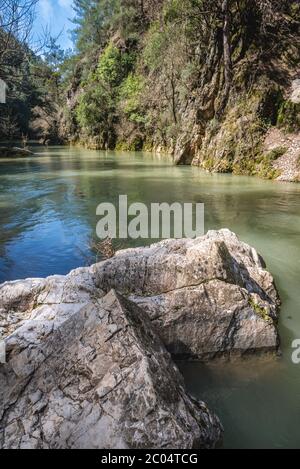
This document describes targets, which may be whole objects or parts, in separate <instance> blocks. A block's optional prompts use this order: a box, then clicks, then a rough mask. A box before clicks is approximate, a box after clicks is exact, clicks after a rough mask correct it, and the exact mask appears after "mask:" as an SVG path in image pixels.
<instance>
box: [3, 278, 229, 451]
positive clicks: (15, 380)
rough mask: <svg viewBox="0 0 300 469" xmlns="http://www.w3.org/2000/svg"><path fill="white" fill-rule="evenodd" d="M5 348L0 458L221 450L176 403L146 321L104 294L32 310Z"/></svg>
mask: <svg viewBox="0 0 300 469" xmlns="http://www.w3.org/2000/svg"><path fill="white" fill-rule="evenodd" d="M69 286H70V284H69ZM69 293H70V294H71V295H72V293H71V289H70V288H69ZM48 299H49V298H48ZM66 300H67V297H66V298H65V299H64V301H66ZM82 302H83V303H85V299H84V298H82ZM20 308H21V309H22V306H21V305H20ZM12 314H13V313H12ZM6 348H7V360H8V362H7V364H6V365H2V366H1V367H0V396H1V399H0V422H1V423H0V432H1V433H0V447H1V448H4V449H6V448H94V449H96V448H191V449H192V448H212V447H215V446H216V445H217V444H218V443H219V442H220V440H221V436H222V428H221V425H220V423H219V420H218V419H217V418H216V417H215V416H214V415H212V414H211V413H210V412H209V410H208V409H207V407H206V406H205V404H204V403H201V402H197V401H195V400H193V399H191V398H190V397H189V396H188V395H187V394H186V392H185V390H184V386H183V382H182V378H181V376H180V374H179V372H178V370H177V368H176V366H175V365H174V364H173V363H172V361H171V358H170V355H169V354H168V353H167V352H166V350H165V348H164V346H163V345H162V343H161V341H160V340H159V339H158V338H157V336H156V335H155V333H154V332H153V329H152V325H151V323H150V321H149V319H148V318H147V315H146V314H145V313H143V312H142V311H141V310H140V309H139V308H138V307H137V306H135V305H134V304H133V303H131V302H129V301H128V300H125V299H124V298H122V297H121V296H120V295H118V294H117V293H115V292H114V291H112V292H110V293H109V294H108V295H106V296H105V297H104V298H102V299H100V298H99V299H98V298H96V297H95V298H94V299H93V300H90V302H87V304H85V305H84V304H80V303H78V304H73V305H70V304H68V303H59V304H54V303H52V304H47V305H46V304H45V305H41V306H38V307H36V308H35V309H34V311H33V312H32V313H31V315H30V316H29V317H28V319H27V321H26V322H25V323H24V324H23V325H22V326H21V327H19V328H17V329H16V330H15V332H14V333H12V334H11V335H9V336H8V337H7V338H6Z"/></svg>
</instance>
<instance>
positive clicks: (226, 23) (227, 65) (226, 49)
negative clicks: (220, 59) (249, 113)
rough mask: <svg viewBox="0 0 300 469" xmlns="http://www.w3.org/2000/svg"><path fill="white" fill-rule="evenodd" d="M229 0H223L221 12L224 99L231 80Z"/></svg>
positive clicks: (226, 97) (228, 90) (226, 96)
mask: <svg viewBox="0 0 300 469" xmlns="http://www.w3.org/2000/svg"><path fill="white" fill-rule="evenodd" d="M229 2H230V0H223V3H222V14H223V55H224V76H225V101H227V99H228V95H229V92H230V88H231V82H232V60H231V39H230V11H229Z"/></svg>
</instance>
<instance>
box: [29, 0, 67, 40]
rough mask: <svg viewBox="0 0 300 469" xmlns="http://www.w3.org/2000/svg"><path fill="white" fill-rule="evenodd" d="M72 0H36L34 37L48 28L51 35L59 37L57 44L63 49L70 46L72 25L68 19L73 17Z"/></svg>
mask: <svg viewBox="0 0 300 469" xmlns="http://www.w3.org/2000/svg"><path fill="white" fill-rule="evenodd" d="M72 3H73V0H38V4H37V8H36V19H35V23H34V28H33V35H34V38H35V39H37V38H38V37H39V36H40V35H42V34H43V30H44V29H45V28H48V30H49V31H50V34H51V36H53V37H57V36H58V35H60V36H59V38H58V40H57V42H58V44H60V46H61V47H62V48H63V49H68V48H72V46H73V44H72V41H71V39H70V29H72V27H73V25H72V22H71V21H70V19H72V18H73V17H74V11H73V10H72Z"/></svg>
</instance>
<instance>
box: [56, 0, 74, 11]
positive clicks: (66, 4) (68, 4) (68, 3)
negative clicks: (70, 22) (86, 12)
mask: <svg viewBox="0 0 300 469" xmlns="http://www.w3.org/2000/svg"><path fill="white" fill-rule="evenodd" d="M58 4H59V6H60V7H61V8H64V9H65V10H71V8H72V4H73V0H58Z"/></svg>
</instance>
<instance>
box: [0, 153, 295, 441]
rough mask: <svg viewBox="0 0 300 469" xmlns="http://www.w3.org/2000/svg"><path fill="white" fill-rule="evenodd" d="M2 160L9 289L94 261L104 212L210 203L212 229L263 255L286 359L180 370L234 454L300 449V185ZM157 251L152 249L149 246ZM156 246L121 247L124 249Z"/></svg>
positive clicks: (132, 162)
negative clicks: (298, 343) (121, 205)
mask: <svg viewBox="0 0 300 469" xmlns="http://www.w3.org/2000/svg"><path fill="white" fill-rule="evenodd" d="M36 151H37V152H39V155H38V156H34V157H30V158H25V159H22V160H20V159H14V160H13V159H5V160H4V159H1V160H0V282H4V281H6V280H14V279H17V278H26V277H44V276H47V275H51V274H65V273H67V272H69V271H70V270H71V269H72V268H75V267H78V266H82V265H85V264H86V263H87V262H88V261H89V260H90V259H91V257H90V253H89V248H88V245H89V239H90V237H91V236H93V235H94V233H95V227H96V223H97V221H98V220H99V217H97V216H96V207H97V206H98V204H99V203H101V202H114V203H117V201H118V196H119V195H120V194H128V199H129V203H130V202H144V203H146V204H147V205H148V206H149V204H150V203H152V202H169V203H171V202H202V203H205V222H206V230H208V229H219V228H224V227H226V228H230V229H231V230H233V231H235V232H236V233H237V234H238V235H239V236H240V238H241V239H242V240H244V241H246V242H248V243H250V244H251V245H253V246H254V247H256V248H257V249H258V251H259V252H260V253H261V254H262V255H263V257H264V258H265V260H266V262H267V265H268V269H269V270H270V271H271V272H272V273H273V275H274V276H275V279H276V283H277V286H278V288H279V290H280V294H281V298H282V300H283V307H282V311H281V319H280V334H281V340H282V352H283V356H282V357H281V358H274V359H273V358H269V359H257V358H253V359H251V360H247V361H243V362H236V363H213V364H210V365H201V364H197V363H181V364H180V365H179V366H180V369H181V371H182V373H183V374H184V376H185V379H186V384H187V386H188V389H189V391H190V392H191V393H192V394H194V395H195V396H197V397H200V398H201V399H202V400H204V401H206V402H207V403H208V404H209V405H210V407H211V408H212V409H213V410H215V411H216V412H217V414H218V415H219V417H220V418H221V420H222V423H223V425H224V427H225V442H224V446H225V447H226V448H260V447H263V448H264V447H267V448H290V447H294V448H300V430H299V425H300V365H298V366H297V365H294V364H293V363H292V360H291V354H292V348H291V344H292V341H293V340H294V339H297V338H299V339H300V185H295V184H284V183H276V182H268V181H262V180H259V179H255V178H248V177H238V176H231V175H210V174H207V173H205V172H202V171H200V170H199V169H197V168H191V167H175V166H173V165H172V163H171V162H170V161H169V160H168V159H167V158H155V157H153V156H151V155H149V154H139V153H138V154H130V153H118V152H117V153H113V152H107V153H106V152H96V151H87V150H80V149H69V148H66V147H51V148H48V149H39V148H38V149H36ZM149 242H150V240H149ZM141 244H147V241H141V240H140V241H135V242H130V241H128V242H126V243H124V242H122V246H123V247H127V246H134V245H141Z"/></svg>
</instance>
